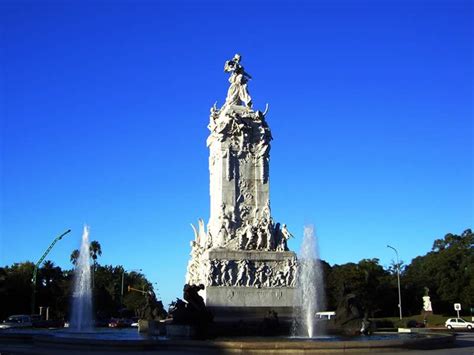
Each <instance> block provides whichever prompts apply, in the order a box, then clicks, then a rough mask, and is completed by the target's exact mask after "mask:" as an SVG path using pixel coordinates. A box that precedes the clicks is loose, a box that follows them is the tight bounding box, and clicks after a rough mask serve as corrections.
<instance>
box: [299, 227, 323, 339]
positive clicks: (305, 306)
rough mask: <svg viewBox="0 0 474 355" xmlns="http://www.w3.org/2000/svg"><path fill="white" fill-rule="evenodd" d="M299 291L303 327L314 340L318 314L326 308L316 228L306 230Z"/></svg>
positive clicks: (302, 249)
mask: <svg viewBox="0 0 474 355" xmlns="http://www.w3.org/2000/svg"><path fill="white" fill-rule="evenodd" d="M297 291H298V292H297V295H298V296H297V297H298V300H297V305H298V308H299V309H298V310H299V312H300V322H301V325H302V326H303V328H304V329H305V332H306V335H307V336H308V337H309V338H313V337H314V336H315V335H316V334H315V333H316V328H317V327H316V323H315V319H316V312H318V311H320V310H322V309H323V307H324V284H323V272H322V269H321V263H320V259H319V252H318V246H317V241H316V237H315V234H314V227H313V226H311V225H310V226H305V228H304V238H303V244H302V245H301V250H300V265H299V268H298V290H297Z"/></svg>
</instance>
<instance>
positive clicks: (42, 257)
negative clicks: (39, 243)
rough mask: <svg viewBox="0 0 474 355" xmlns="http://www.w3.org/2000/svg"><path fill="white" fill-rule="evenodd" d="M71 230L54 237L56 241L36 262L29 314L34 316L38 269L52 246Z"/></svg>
mask: <svg viewBox="0 0 474 355" xmlns="http://www.w3.org/2000/svg"><path fill="white" fill-rule="evenodd" d="M70 231H71V230H70V229H68V230H67V231H65V232H64V233H63V234H61V235H60V236H58V237H56V239H54V240H53V242H52V243H51V244H50V245H49V247H48V249H46V251H45V252H44V253H43V255H42V256H41V258H40V259H39V260H38V262H37V263H36V264H35V268H34V270H33V277H32V279H31V284H32V295H31V314H34V313H35V308H36V276H37V274H38V268H39V267H40V265H41V263H42V262H43V260H44V259H45V258H46V256H47V255H48V253H49V252H50V251H51V249H53V247H54V244H56V243H57V242H58V240H61V239H63V237H64V236H65V235H66V234H68V233H69V232H70Z"/></svg>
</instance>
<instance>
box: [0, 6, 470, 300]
mask: <svg viewBox="0 0 474 355" xmlns="http://www.w3.org/2000/svg"><path fill="white" fill-rule="evenodd" d="M0 21H1V22H0V23H1V39H0V40H1V52H0V56H1V57H0V65H1V67H0V70H1V72H0V73H1V74H0V79H1V80H0V84H1V89H0V90H1V95H0V99H1V101H0V105H1V106H0V117H1V130H0V148H1V174H0V176H1V200H0V201H1V214H0V218H1V220H0V223H1V224H0V237H1V239H0V265H9V264H11V263H13V262H21V261H25V260H31V261H35V260H37V259H39V257H40V256H41V255H42V253H43V251H44V250H45V249H46V248H47V247H48V245H49V244H50V242H51V241H52V240H53V239H54V237H55V236H56V235H58V234H60V233H61V232H63V231H64V230H66V229H68V228H71V229H72V233H71V234H69V235H68V236H67V237H66V238H65V239H64V240H62V241H60V242H59V243H58V244H57V245H56V246H55V248H54V249H53V250H52V251H51V253H50V254H49V256H48V258H49V259H51V260H53V261H54V262H55V263H56V264H58V265H60V266H61V267H65V268H68V267H70V266H71V264H70V263H69V255H70V253H71V251H72V250H73V249H75V248H78V246H79V242H80V237H81V232H82V225H83V224H84V223H87V224H88V225H90V227H91V238H92V239H95V240H98V241H99V242H100V243H101V244H102V248H103V256H102V257H101V258H100V262H101V263H106V264H122V265H124V266H125V267H126V268H128V269H137V268H141V269H143V272H144V273H145V275H146V276H147V277H148V278H149V279H150V280H151V281H153V282H158V285H159V292H160V294H161V296H162V297H163V299H164V301H165V302H169V301H171V300H172V299H174V298H175V297H180V296H181V290H182V285H183V283H184V275H185V269H186V264H187V260H188V254H189V251H190V250H189V241H190V240H191V239H192V237H193V233H192V230H191V228H190V226H189V223H191V222H193V223H196V222H197V219H198V218H200V217H202V218H204V219H205V220H206V221H207V219H208V218H209V176H208V166H207V163H208V162H207V157H208V150H207V148H206V145H205V140H206V137H207V134H208V131H207V128H206V126H207V124H208V115H209V109H210V107H211V106H212V105H213V103H214V102H215V101H217V103H218V105H219V106H220V105H222V103H223V102H224V99H225V95H226V91H227V87H228V83H227V75H226V74H225V73H224V72H223V65H224V61H225V60H227V59H229V58H231V57H232V56H233V55H234V54H235V53H237V52H238V53H241V54H242V56H243V65H244V66H245V68H246V70H247V71H248V72H249V73H250V74H251V75H252V76H253V80H252V81H251V82H250V84H249V89H250V92H251V94H252V97H253V99H254V103H255V106H256V108H258V109H262V110H263V109H264V107H265V104H266V103H269V105H270V111H269V114H268V116H267V118H268V122H269V124H270V127H271V129H272V133H273V137H274V141H273V144H272V151H271V161H270V174H271V175H270V179H271V206H272V214H273V217H274V219H275V220H277V221H280V222H282V223H286V224H287V225H288V226H289V228H290V230H291V231H292V232H293V234H294V235H295V237H296V238H295V239H294V240H292V241H291V242H290V248H292V249H293V250H295V251H297V250H298V249H299V244H300V242H301V240H302V234H303V227H304V225H305V224H314V225H315V227H316V230H317V235H318V237H319V244H320V248H321V252H320V254H321V257H322V258H323V259H325V260H326V261H328V262H329V263H331V264H336V263H338V264H340V263H345V262H349V261H354V262H357V261H359V260H360V259H362V258H374V257H377V258H380V260H381V263H382V264H383V265H386V266H388V265H389V264H390V263H391V261H392V260H393V259H394V253H393V251H392V250H390V249H388V248H387V247H386V245H387V244H391V245H393V246H395V247H397V248H398V250H399V252H400V257H401V259H402V260H404V261H405V262H410V260H411V259H412V258H413V257H415V256H417V255H422V254H425V253H426V252H428V251H429V250H430V248H431V246H432V243H433V240H434V239H435V238H439V237H442V236H444V234H446V233H448V232H453V233H461V232H462V231H463V230H464V229H466V228H471V227H472V224H473V219H474V218H473V215H474V214H473V197H474V194H473V183H472V181H473V135H474V134H473V106H472V103H473V81H472V77H473V42H472V41H473V7H472V3H471V2H470V1H461V0H449V1H448V0H434V1H427V0H426V1H423V0H414V1H407V0H405V1H404V0H400V1H390V0H387V1H364V0H363V1H329V0H327V1H304V2H302V1H300V2H298V1H295V2H293V1H292V2H290V1H287V2H284V1H280V2H270V1H254V2H238V3H232V4H231V3H228V2H220V1H219V2H218V1H208V2H192V1H186V2H183V1H102V2H98V1H82V2H79V1H77V2H76V1H72V0H71V1H31V2H29V1H5V0H3V1H0Z"/></svg>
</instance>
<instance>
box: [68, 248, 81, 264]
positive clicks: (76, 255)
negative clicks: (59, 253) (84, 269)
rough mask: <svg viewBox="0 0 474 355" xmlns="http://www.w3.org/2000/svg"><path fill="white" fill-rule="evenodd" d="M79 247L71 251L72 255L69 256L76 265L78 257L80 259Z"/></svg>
mask: <svg viewBox="0 0 474 355" xmlns="http://www.w3.org/2000/svg"><path fill="white" fill-rule="evenodd" d="M79 254H80V252H79V249H74V250H73V251H72V253H71V256H70V258H69V260H70V261H71V263H72V265H74V266H76V263H77V259H79Z"/></svg>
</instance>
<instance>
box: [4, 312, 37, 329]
mask: <svg viewBox="0 0 474 355" xmlns="http://www.w3.org/2000/svg"><path fill="white" fill-rule="evenodd" d="M31 326H33V323H32V322H31V317H30V316H28V315H26V314H17V315H13V316H10V317H8V318H7V319H6V320H4V321H3V323H1V324H0V329H7V328H25V327H31Z"/></svg>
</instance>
